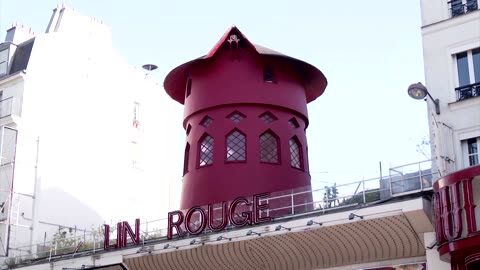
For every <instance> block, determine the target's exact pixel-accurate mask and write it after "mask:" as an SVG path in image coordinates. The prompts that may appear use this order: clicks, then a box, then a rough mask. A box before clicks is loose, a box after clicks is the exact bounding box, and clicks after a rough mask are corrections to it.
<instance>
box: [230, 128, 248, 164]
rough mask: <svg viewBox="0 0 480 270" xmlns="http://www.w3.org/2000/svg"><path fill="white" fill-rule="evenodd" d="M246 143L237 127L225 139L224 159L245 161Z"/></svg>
mask: <svg viewBox="0 0 480 270" xmlns="http://www.w3.org/2000/svg"><path fill="white" fill-rule="evenodd" d="M246 144H247V143H246V137H245V135H244V134H243V133H242V132H240V131H239V130H237V129H235V130H233V131H232V132H230V133H229V134H228V135H227V137H226V139H225V145H226V146H227V149H226V161H227V162H235V161H245V160H246V159H247V158H246V155H247V153H246Z"/></svg>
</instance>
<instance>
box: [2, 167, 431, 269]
mask: <svg viewBox="0 0 480 270" xmlns="http://www.w3.org/2000/svg"><path fill="white" fill-rule="evenodd" d="M430 166H431V161H430V160H427V161H422V162H417V163H412V164H407V165H404V166H399V167H395V168H392V169H393V170H392V171H391V172H390V174H389V175H388V176H382V177H377V178H372V179H364V180H361V181H357V182H352V183H348V184H340V185H337V184H334V185H332V186H325V187H323V188H318V189H312V188H311V187H309V186H308V187H304V188H298V189H294V190H284V191H279V192H273V193H270V196H269V197H268V198H263V199H261V201H260V203H261V204H264V203H268V204H269V208H268V209H264V210H262V212H260V216H263V215H268V216H270V217H272V218H274V219H279V218H288V217H293V216H297V215H305V214H308V213H315V214H318V215H323V214H328V213H331V212H335V211H342V210H344V211H345V210H346V209H349V208H351V207H358V206H360V205H361V206H367V205H370V204H375V203H378V202H381V201H386V200H389V199H390V198H392V197H397V196H404V195H407V194H412V193H419V194H421V192H423V191H430V190H432V184H433V180H434V179H437V178H438V175H437V174H435V173H432V172H431V169H430ZM213 207H214V208H213V211H218V210H220V209H221V203H217V204H213ZM248 207H251V206H248ZM248 207H247V208H248ZM202 208H203V209H204V211H206V212H208V207H207V206H203V207H202ZM247 208H245V209H244V208H242V210H245V211H249V210H250V211H253V210H252V209H250V208H248V209H247ZM214 215H215V214H214ZM194 226H200V225H198V224H197V225H194ZM167 227H168V220H167V218H163V219H158V220H151V221H148V222H143V223H141V224H140V231H141V244H142V246H143V245H146V244H149V243H153V242H156V241H166V240H167V238H166V235H167ZM111 229H112V231H111V233H110V235H111V236H112V238H111V239H110V241H111V243H114V242H115V240H116V239H115V237H114V236H115V235H116V232H115V226H111ZM195 229H196V228H195ZM227 229H229V228H228V227H227ZM204 233H207V234H208V233H209V232H208V230H206V231H205V232H204ZM50 237H51V236H50ZM51 238H53V239H51V240H50V241H44V242H42V243H38V244H35V245H34V246H33V247H32V246H30V245H28V244H25V245H22V244H19V243H16V244H14V243H13V244H14V245H15V247H14V248H12V249H13V250H14V252H13V254H12V255H13V257H11V258H8V259H7V264H9V265H10V266H18V265H22V264H27V265H28V264H32V263H35V262H37V261H42V260H43V261H50V260H51V259H53V258H56V259H59V258H65V257H68V258H72V257H74V256H77V255H81V254H83V255H91V254H95V253H98V252H102V251H103V244H104V235H103V226H99V227H98V228H95V229H91V230H86V229H83V230H79V229H77V228H71V230H70V231H69V232H68V231H66V232H65V233H60V231H59V233H56V234H55V235H54V236H53V237H51Z"/></svg>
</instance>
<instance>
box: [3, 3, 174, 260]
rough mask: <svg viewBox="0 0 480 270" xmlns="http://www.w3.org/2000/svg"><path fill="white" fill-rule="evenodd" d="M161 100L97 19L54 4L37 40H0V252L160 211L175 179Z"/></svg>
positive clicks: (18, 30)
mask: <svg viewBox="0 0 480 270" xmlns="http://www.w3.org/2000/svg"><path fill="white" fill-rule="evenodd" d="M161 95H164V94H163V89H162V88H161V87H160V86H159V85H158V83H157V82H156V81H155V79H154V78H153V76H151V74H149V73H148V71H147V70H144V69H142V68H136V67H133V66H131V65H129V64H128V63H126V61H125V60H124V59H123V58H122V57H121V56H120V55H119V54H118V53H117V52H116V51H115V50H114V48H113V46H112V42H111V31H110V28H109V27H108V26H107V25H105V24H103V23H102V22H100V21H99V20H96V19H94V18H90V17H86V16H82V15H80V14H78V13H77V12H75V11H74V10H72V9H69V8H67V7H65V6H59V7H57V8H56V9H54V11H53V15H52V17H51V19H50V23H49V24H48V27H47V30H46V32H45V33H44V34H38V35H36V34H34V33H33V32H31V31H27V30H26V29H25V28H24V27H23V26H18V25H14V26H12V28H11V29H9V30H8V31H7V35H6V40H5V42H3V43H1V44H0V96H1V98H0V100H1V101H0V126H1V131H2V147H3V150H2V166H1V169H0V173H1V177H0V179H1V180H0V185H1V186H0V200H1V202H0V205H1V215H2V217H1V219H0V222H1V224H0V239H1V245H0V246H1V248H0V256H18V255H20V254H23V253H25V252H31V250H29V249H30V246H31V244H32V243H34V242H35V243H37V242H42V241H49V240H51V238H52V237H53V235H54V234H55V233H56V232H58V233H61V232H62V230H64V229H69V231H67V233H69V234H73V233H76V234H77V236H78V235H80V234H83V233H85V232H87V233H88V232H89V231H91V230H96V229H98V226H99V225H101V224H102V223H104V222H106V223H111V222H116V221H117V220H118V219H119V218H120V217H121V218H136V217H146V215H147V214H148V213H150V214H151V215H155V216H158V215H159V214H161V213H162V211H163V212H166V211H167V210H168V203H169V200H168V199H169V198H168V188H165V187H167V186H169V182H168V180H173V179H174V177H173V176H170V175H167V174H165V173H164V172H163V171H162V168H167V167H171V166H172V165H171V164H172V163H173V162H175V163H178V162H177V159H176V158H175V154H171V155H169V156H166V155H165V154H164V153H165V152H166V151H168V147H166V146H165V142H164V141H165V139H164V137H165V134H166V133H167V132H166V131H165V126H169V123H170V122H169V121H170V120H169V118H168V117H166V119H164V120H163V121H162V122H161V123H159V121H158V117H159V115H160V113H161V112H163V111H166V110H171V109H169V108H166V107H165V106H163V105H162V104H161V101H162V99H163V98H164V97H162V96H161ZM165 99H166V97H165ZM179 130H180V127H179ZM162 136H163V137H162ZM146 157H148V158H146ZM178 160H180V157H178ZM178 175H179V174H178ZM140 186H142V187H149V188H147V189H145V188H142V189H140ZM120 190H122V191H121V192H120ZM120 201H121V202H120ZM155 211H158V214H157V213H155ZM92 226H95V227H92ZM57 236H58V235H57Z"/></svg>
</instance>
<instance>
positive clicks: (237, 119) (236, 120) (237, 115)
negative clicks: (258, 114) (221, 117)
mask: <svg viewBox="0 0 480 270" xmlns="http://www.w3.org/2000/svg"><path fill="white" fill-rule="evenodd" d="M227 118H228V119H230V120H232V121H233V122H234V123H236V124H238V123H240V121H242V120H243V119H245V118H247V117H246V116H245V115H244V114H243V113H241V112H239V111H234V112H232V113H231V114H229V115H228V116H227Z"/></svg>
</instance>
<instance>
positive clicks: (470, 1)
mask: <svg viewBox="0 0 480 270" xmlns="http://www.w3.org/2000/svg"><path fill="white" fill-rule="evenodd" d="M448 3H449V4H450V14H451V16H452V17H456V16H459V15H462V14H465V13H468V12H470V11H474V10H477V9H478V2H477V0H451V1H450V2H448Z"/></svg>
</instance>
